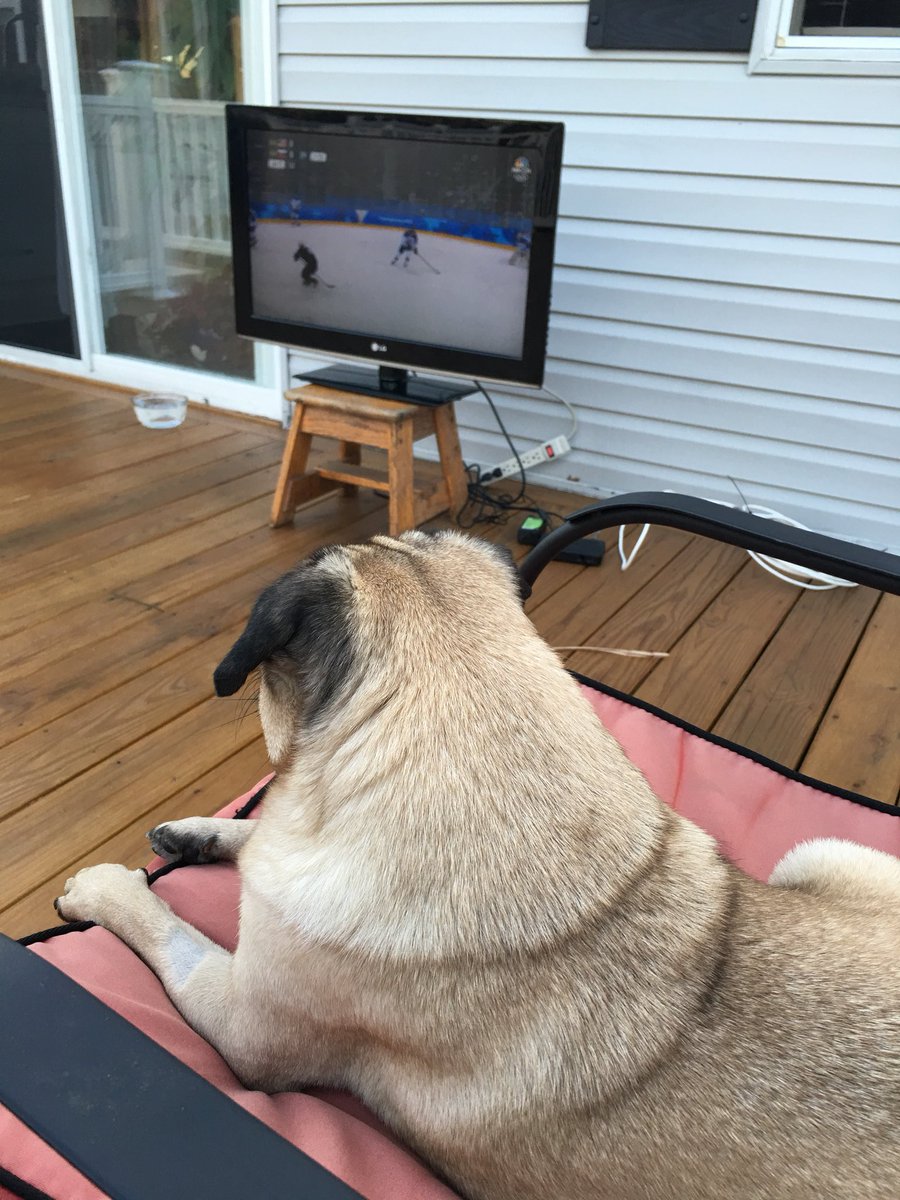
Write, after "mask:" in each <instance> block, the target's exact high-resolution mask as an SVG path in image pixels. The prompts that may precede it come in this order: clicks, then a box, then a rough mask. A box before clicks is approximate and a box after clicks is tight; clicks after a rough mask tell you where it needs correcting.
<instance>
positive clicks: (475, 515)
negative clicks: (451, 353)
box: [456, 379, 577, 529]
mask: <svg viewBox="0 0 900 1200" xmlns="http://www.w3.org/2000/svg"><path fill="white" fill-rule="evenodd" d="M472 383H473V385H474V386H475V387H476V388H477V390H478V391H479V392H481V394H482V396H484V398H485V400H486V401H487V402H488V406H489V407H490V410H491V412H492V413H493V414H494V420H495V421H496V422H497V425H498V426H499V428H500V432H501V433H502V434H503V436H504V438H505V439H506V443H507V445H508V446H509V448H510V450H511V451H512V454H513V458H515V460H516V462H517V463H518V465H519V490H518V492H517V493H516V494H515V495H512V494H511V493H509V492H497V491H493V490H490V489H488V488H487V487H486V486H485V485H484V484H482V483H481V482H480V479H481V475H482V470H481V467H480V465H479V464H478V463H466V474H467V475H468V476H469V484H468V499H467V500H466V503H465V504H464V505H463V507H462V508H461V509H460V510H459V512H458V513H457V514H456V523H457V525H459V527H460V528H461V529H471V528H472V527H473V526H474V525H479V524H492V525H503V524H505V523H506V522H507V521H508V520H509V517H510V514H511V513H514V512H527V513H536V514H537V515H538V516H540V517H542V518H543V520H544V521H546V522H547V526H548V528H550V527H552V521H551V518H555V519H556V520H557V521H559V522H562V521H564V520H565V517H564V516H562V515H561V514H560V513H556V512H551V511H549V510H548V509H546V508H543V507H542V506H541V505H539V504H535V503H531V502H530V499H531V498H530V497H529V496H528V495H527V493H526V482H525V468H524V466H523V465H522V459H521V458H520V457H519V452H518V450H517V449H516V447H515V445H514V443H513V440H512V438H511V437H510V436H509V431H508V430H507V428H506V426H505V425H504V423H503V418H502V417H501V416H500V413H499V412H498V411H497V406H496V404H495V403H494V400H493V397H492V396H491V395H490V394H489V393H488V392H487V391H486V390H485V388H484V387H483V386H482V385H481V384H480V383H479V382H478V380H477V379H473V380H472ZM545 390H546V389H545ZM557 398H558V397H557ZM562 403H563V404H566V401H564V400H563V401H562ZM566 406H567V407H568V408H569V409H570V411H571V414H572V419H573V423H574V424H573V430H574V429H577V418H576V416H575V411H574V409H572V408H571V405H568V404H566ZM523 501H524V503H523ZM470 509H471V510H472V511H470Z"/></svg>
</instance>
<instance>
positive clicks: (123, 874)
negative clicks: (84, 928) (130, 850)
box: [53, 863, 147, 926]
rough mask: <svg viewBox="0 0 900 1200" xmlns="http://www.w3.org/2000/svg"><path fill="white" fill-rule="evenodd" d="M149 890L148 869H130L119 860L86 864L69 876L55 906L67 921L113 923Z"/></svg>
mask: <svg viewBox="0 0 900 1200" xmlns="http://www.w3.org/2000/svg"><path fill="white" fill-rule="evenodd" d="M146 890H147V872H146V871H144V870H138V871H129V870H128V868H127V867H123V866H120V864H118V863H100V864H99V865H98V866H96V867H85V868H84V870H82V871H79V872H78V874H77V875H73V876H72V878H71V879H67V880H66V886H65V888H64V890H63V894H62V895H61V896H59V897H58V898H57V899H56V900H54V901H53V907H54V908H55V909H56V911H57V912H58V913H59V915H60V916H61V917H62V918H63V920H64V921H95V922H96V923H97V924H98V925H105V926H110V925H111V923H112V921H113V918H114V917H115V915H116V914H117V913H121V911H122V910H123V908H124V907H125V905H127V904H128V902H129V901H130V900H132V899H134V898H135V897H136V896H138V894H142V893H144V892H146Z"/></svg>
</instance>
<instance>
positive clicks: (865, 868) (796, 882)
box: [769, 838, 900, 905]
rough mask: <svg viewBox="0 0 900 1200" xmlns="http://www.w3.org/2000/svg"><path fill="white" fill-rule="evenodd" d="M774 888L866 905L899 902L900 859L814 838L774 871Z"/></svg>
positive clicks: (855, 845)
mask: <svg viewBox="0 0 900 1200" xmlns="http://www.w3.org/2000/svg"><path fill="white" fill-rule="evenodd" d="M769 883H770V884H773V885H774V886H776V887H787V888H796V889H797V890H799V891H805V892H813V893H815V894H817V895H828V896H832V897H834V898H835V899H842V900H847V901H850V902H854V901H855V902H857V903H860V904H866V905H869V904H871V903H872V901H873V900H874V901H876V902H877V901H880V900H881V901H893V902H894V904H896V903H897V902H898V901H900V859H897V858H894V856H893V855H891V854H885V853H883V852H882V851H881V850H871V849H870V848H869V847H868V846H858V845H857V844H856V843H855V842H845V841H842V840H841V839H839V838H817V839H815V840H814V841H810V842H801V843H800V845H799V846H795V847H794V849H793V850H791V851H790V852H789V853H788V854H786V855H785V856H784V858H783V859H782V860H781V861H780V862H779V863H778V865H777V866H776V867H775V870H774V871H773V872H772V874H771V876H770V877H769Z"/></svg>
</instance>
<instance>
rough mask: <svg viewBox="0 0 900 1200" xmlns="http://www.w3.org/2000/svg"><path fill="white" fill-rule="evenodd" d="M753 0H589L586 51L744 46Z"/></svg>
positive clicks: (750, 32)
mask: <svg viewBox="0 0 900 1200" xmlns="http://www.w3.org/2000/svg"><path fill="white" fill-rule="evenodd" d="M756 3H757V0H590V2H589V4H588V23H587V46H588V49H590V50H749V49H750V40H751V38H752V37H753V18H754V17H755V15H756Z"/></svg>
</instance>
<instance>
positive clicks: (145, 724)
mask: <svg viewBox="0 0 900 1200" xmlns="http://www.w3.org/2000/svg"><path fill="white" fill-rule="evenodd" d="M283 436H284V435H283V434H282V433H281V431H280V430H279V429H276V428H275V427H274V426H271V425H267V424H264V423H259V422H255V421H251V420H247V419H244V418H240V417H230V416H226V415H223V414H219V413H215V412H211V411H208V410H204V409H192V410H191V411H190V413H189V416H188V420H187V421H186V423H185V425H184V426H182V427H181V428H180V429H177V430H171V431H166V432H155V431H150V430H145V429H142V428H141V427H139V426H138V425H137V424H136V422H135V420H134V417H133V415H132V413H131V408H130V404H129V401H128V397H127V396H126V395H124V394H123V393H121V392H119V391H115V390H113V389H107V388H102V387H98V386H89V385H84V384H81V383H78V382H74V381H71V380H67V379H65V378H62V377H56V376H51V375H40V374H37V373H30V372H25V371H15V370H12V369H3V368H2V367H0V462H2V468H3V469H2V474H0V547H2V550H0V557H2V575H0V693H2V694H0V710H2V714H3V721H2V725H0V764H2V792H0V929H2V930H3V931H4V932H7V933H9V934H12V935H21V934H23V933H25V932H29V931H31V930H34V929H39V928H42V927H44V926H47V925H50V924H53V923H54V921H55V914H54V912H53V909H52V908H51V906H50V901H51V900H52V898H53V897H54V896H56V895H57V894H58V893H59V891H60V887H61V884H62V882H63V881H64V880H65V878H66V877H67V876H68V875H69V874H71V873H72V871H73V870H74V869H76V868H78V867H80V866H83V865H86V864H88V863H92V862H102V861H110V860H111V861H121V862H126V863H128V864H130V865H139V864H141V863H142V862H144V861H146V859H147V845H146V842H145V841H144V836H143V835H144V832H145V831H146V830H147V829H148V828H149V827H150V826H151V825H153V824H155V823H156V822H158V821H160V820H163V819H166V818H173V817H178V816H185V815H189V814H191V813H208V812H212V811H213V810H215V809H216V808H218V807H219V806H220V805H221V804H223V803H224V802H226V801H227V800H229V799H231V798H233V797H234V796H236V795H237V794H239V793H240V792H242V791H245V790H246V789H247V788H248V787H249V786H251V785H252V784H253V783H254V782H255V781H256V780H257V779H258V778H260V776H262V775H263V774H264V773H265V772H266V768H267V764H266V757H265V752H264V748H263V745H262V742H261V738H260V736H259V730H258V725H257V722H256V718H255V717H254V716H253V715H250V716H249V717H247V718H246V719H241V718H242V712H243V706H242V705H241V703H240V702H237V703H235V702H233V701H228V700H216V699H215V698H214V697H213V695H212V681H211V676H212V670H213V668H214V666H215V665H216V664H217V662H218V661H219V659H220V658H221V657H222V655H223V653H224V652H225V650H226V649H227V648H228V647H229V645H230V644H231V642H232V641H233V639H234V638H235V637H236V635H237V633H238V631H239V629H240V627H241V625H242V623H243V621H244V619H245V618H246V615H247V613H248V611H249V608H250V605H251V603H252V601H253V599H254V598H255V596H256V594H257V593H258V592H259V590H260V589H261V588H262V587H263V586H264V585H265V584H266V583H268V582H270V581H271V580H272V579H273V578H275V577H276V576H277V575H278V574H279V573H280V572H281V571H282V570H284V569H286V568H287V567H288V566H290V565H291V564H293V563H294V562H295V561H296V560H297V559H298V558H300V557H302V556H303V555H305V554H307V553H308V552H309V551H310V550H311V549H313V548H314V547H315V546H316V545H318V544H319V543H321V542H323V541H342V540H360V539H362V538H365V537H367V536H370V535H371V534H374V533H376V532H378V531H379V530H382V529H383V528H384V527H385V502H384V501H383V500H382V499H380V498H379V497H377V496H375V495H373V494H361V495H359V496H358V497H344V496H337V497H333V498H325V499H323V500H320V501H318V502H316V503H314V504H312V505H310V506H308V507H307V508H305V509H304V510H302V511H301V512H300V513H298V514H297V519H296V523H295V526H294V527H293V528H284V529H279V530H271V529H269V527H268V524H267V519H268V512H269V505H270V502H271V497H272V493H273V489H274V486H275V481H276V475H277V464H278V462H279V459H280V455H281V449H282V445H283ZM533 492H535V493H537V494H539V495H540V496H541V497H542V503H545V504H547V505H548V506H550V507H556V508H562V510H563V511H566V510H569V509H571V508H574V507H575V498H573V497H571V496H562V495H559V494H557V495H555V496H554V495H552V494H550V493H546V492H543V491H541V489H533ZM440 523H441V522H440V520H439V521H438V522H435V523H434V524H440ZM515 526H516V523H515V522H510V523H509V524H508V525H506V526H503V527H496V526H487V527H484V530H483V532H484V534H485V536H488V537H491V538H494V539H499V540H502V541H504V542H508V543H509V544H510V545H512V546H513V548H514V549H515V550H516V552H517V553H518V552H520V551H521V548H520V547H516V546H515ZM529 610H530V613H531V616H532V618H533V620H534V622H535V624H536V626H537V628H538V629H539V630H540V632H541V633H542V634H543V635H544V636H545V637H547V639H548V640H549V641H550V643H551V644H552V645H554V646H584V645H592V646H595V645H604V646H618V647H623V648H631V649H646V650H662V651H668V652H670V657H668V658H665V659H661V660H659V659H634V658H616V657H612V656H610V655H607V654H598V653H595V652H592V651H586V650H579V651H577V652H575V653H571V654H569V655H568V661H569V663H570V664H571V665H572V666H573V667H575V668H577V669H578V670H580V671H583V672H585V673H586V674H591V675H593V676H595V677H597V678H602V679H604V680H606V681H607V682H608V683H610V684H612V685H614V686H615V687H618V688H623V689H626V690H629V691H632V692H634V693H635V694H636V695H638V696H641V697H643V698H645V699H646V700H649V701H651V702H653V703H654V704H658V705H661V706H663V707H665V708H667V709H668V710H669V711H670V712H673V713H676V714H677V715H679V716H682V717H684V718H686V719H687V720H690V721H693V722H695V723H697V724H699V725H702V726H704V727H705V728H708V729H712V730H714V731H715V732H717V733H719V734H722V735H723V736H725V737H727V738H731V739H733V740H735V741H737V742H740V743H742V744H744V745H746V746H749V747H751V748H753V749H755V750H757V751H759V752H761V753H763V754H765V755H768V756H770V757H772V758H775V759H778V760H779V761H781V762H784V763H786V764H788V765H790V766H793V767H798V768H800V769H801V770H803V771H806V772H808V773H810V774H812V775H814V776H817V777H819V778H823V779H827V780H829V781H831V782H833V783H837V784H840V785H842V786H845V787H849V788H853V789H856V790H860V791H863V792H866V793H867V794H869V795H871V796H874V797H876V798H878V799H881V800H886V801H889V802H891V803H895V802H897V800H898V787H900V704H898V690H897V687H898V667H900V663H898V655H897V648H898V646H900V598H897V597H880V596H879V595H878V594H877V593H874V592H871V591H867V590H865V589H862V588H856V589H853V590H841V591H835V592H826V593H810V592H800V591H798V590H796V589H794V588H791V587H789V586H788V585H786V584H782V583H779V582H778V581H776V580H774V579H773V578H771V577H770V576H768V575H766V574H765V573H764V572H762V571H760V570H759V569H758V568H757V567H756V566H755V565H754V564H753V563H751V562H750V561H749V560H748V559H747V557H746V556H745V555H744V554H743V553H742V552H740V551H738V550H736V549H734V548H733V547H728V546H720V545H717V544H715V543H712V542H706V541H702V540H700V539H697V538H693V537H690V536H688V535H686V534H682V533H679V532H675V531H671V530H664V529H660V528H657V529H655V530H653V531H652V532H651V534H650V536H649V538H648V540H647V542H646V543H645V545H644V548H643V549H642V551H641V553H640V554H639V555H638V557H637V559H636V561H635V563H634V565H633V566H632V567H631V568H630V570H628V571H627V572H624V573H623V572H622V571H620V569H619V564H618V559H617V557H616V555H615V554H614V553H611V554H609V555H608V557H607V560H606V561H605V562H604V564H603V566H602V567H600V568H599V569H592V568H587V569H583V568H578V567H572V566H565V565H562V564H554V565H552V566H551V567H550V568H548V570H547V571H546V572H545V573H544V575H542V576H541V579H540V580H539V581H538V585H537V588H536V592H535V595H534V597H533V598H532V600H531V601H530V603H529Z"/></svg>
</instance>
